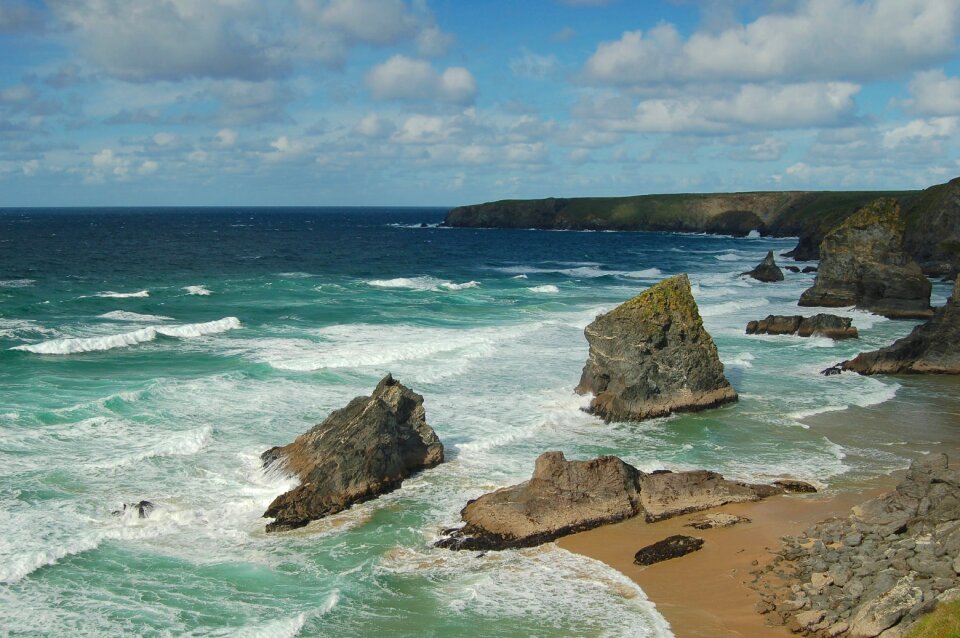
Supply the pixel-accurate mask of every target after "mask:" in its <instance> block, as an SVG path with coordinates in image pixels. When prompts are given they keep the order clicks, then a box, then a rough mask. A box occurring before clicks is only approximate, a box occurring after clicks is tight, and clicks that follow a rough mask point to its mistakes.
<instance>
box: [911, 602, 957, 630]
mask: <svg viewBox="0 0 960 638" xmlns="http://www.w3.org/2000/svg"><path fill="white" fill-rule="evenodd" d="M907 638H960V600H955V601H953V602H952V603H947V604H946V605H937V608H936V609H934V610H933V611H932V612H931V613H929V614H927V615H926V616H924V617H923V618H921V619H920V622H919V623H917V626H916V627H915V628H914V630H913V631H911V632H910V634H909V635H908V636H907Z"/></svg>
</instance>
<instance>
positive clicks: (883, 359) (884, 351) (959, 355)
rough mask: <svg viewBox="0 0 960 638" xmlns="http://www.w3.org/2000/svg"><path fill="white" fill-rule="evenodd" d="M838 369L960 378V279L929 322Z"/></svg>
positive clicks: (866, 372) (959, 278)
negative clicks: (951, 293) (946, 375)
mask: <svg viewBox="0 0 960 638" xmlns="http://www.w3.org/2000/svg"><path fill="white" fill-rule="evenodd" d="M840 366H841V367H842V368H843V369H844V370H853V371H854V372H859V373H860V374H906V373H915V374H931V373H933V374H960V277H957V280H956V281H955V282H954V285H953V296H952V297H950V299H948V300H947V303H946V305H945V306H943V307H942V308H937V310H936V312H935V313H934V315H933V317H931V319H930V320H929V321H927V322H926V323H924V324H921V325H919V326H917V327H916V328H914V329H913V332H911V333H910V334H909V335H907V336H906V337H904V338H903V339H899V340H897V341H895V342H894V343H893V345H890V346H887V347H886V348H880V349H879V350H874V351H872V352H864V353H861V354H859V355H857V356H856V358H855V359H853V360H852V361H844V362H843V363H842V364H840Z"/></svg>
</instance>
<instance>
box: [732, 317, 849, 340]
mask: <svg viewBox="0 0 960 638" xmlns="http://www.w3.org/2000/svg"><path fill="white" fill-rule="evenodd" d="M746 332H747V334H748V335H764V334H766V335H798V336H800V337H812V336H814V335H816V336H821V337H830V338H831V339H856V338H857V337H858V336H859V333H858V332H857V329H856V328H854V327H853V320H852V319H849V318H848V317H838V316H837V315H828V314H824V313H820V314H817V315H814V316H812V317H802V316H800V315H767V318H766V319H760V320H758V321H751V322H749V323H747V331H746Z"/></svg>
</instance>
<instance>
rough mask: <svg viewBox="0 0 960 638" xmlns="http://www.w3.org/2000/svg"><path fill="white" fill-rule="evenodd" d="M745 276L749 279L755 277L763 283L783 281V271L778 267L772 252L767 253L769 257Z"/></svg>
mask: <svg viewBox="0 0 960 638" xmlns="http://www.w3.org/2000/svg"><path fill="white" fill-rule="evenodd" d="M743 274H744V275H746V276H748V277H753V278H754V279H756V280H757V281H762V282H764V283H772V282H774V281H783V271H782V270H780V267H779V266H777V262H776V260H775V259H774V258H773V251H772V250H768V251H767V256H766V257H764V258H763V261H761V262H760V263H759V264H757V267H756V268H754V269H753V270H750V271H748V272H745V273H743Z"/></svg>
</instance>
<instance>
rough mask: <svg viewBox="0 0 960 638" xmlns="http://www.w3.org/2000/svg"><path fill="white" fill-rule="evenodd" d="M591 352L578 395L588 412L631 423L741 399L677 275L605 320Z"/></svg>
mask: <svg viewBox="0 0 960 638" xmlns="http://www.w3.org/2000/svg"><path fill="white" fill-rule="evenodd" d="M584 334H585V335H586V337H587V342H588V343H589V345H590V353H589V356H588V358H587V363H586V365H585V366H584V368H583V374H582V375H581V377H580V384H579V385H578V386H577V388H576V391H577V393H579V394H588V393H592V394H593V395H594V398H593V400H592V401H591V402H590V408H589V411H590V412H591V413H593V414H596V415H598V416H600V417H602V418H604V419H605V420H607V421H632V420H641V419H650V418H655V417H660V416H666V415H668V414H670V413H671V412H690V411H696V410H704V409H707V408H711V407H715V406H718V405H721V404H724V403H728V402H731V401H736V400H737V393H736V392H735V391H734V389H733V388H732V387H731V386H730V383H729V382H728V381H727V379H726V378H725V377H724V376H723V364H722V363H720V358H719V356H718V355H717V347H716V345H714V343H713V339H711V338H710V335H709V334H708V333H707V331H706V330H705V329H704V327H703V321H702V320H701V318H700V312H699V310H698V308H697V303H696V301H694V299H693V294H692V292H691V290H690V280H689V279H688V278H687V276H686V275H676V276H674V277H670V278H668V279H664V280H663V281H661V282H660V283H658V284H656V285H654V286H652V287H651V288H649V289H647V290H645V291H644V292H642V293H640V294H639V295H637V296H636V297H634V298H633V299H630V300H629V301H626V302H624V303H623V304H621V305H620V306H618V307H616V308H614V309H613V310H611V311H610V312H608V313H606V314H603V315H600V316H599V317H597V318H596V319H595V320H594V321H593V323H591V324H590V325H588V326H587V327H586V329H585V330H584Z"/></svg>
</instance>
